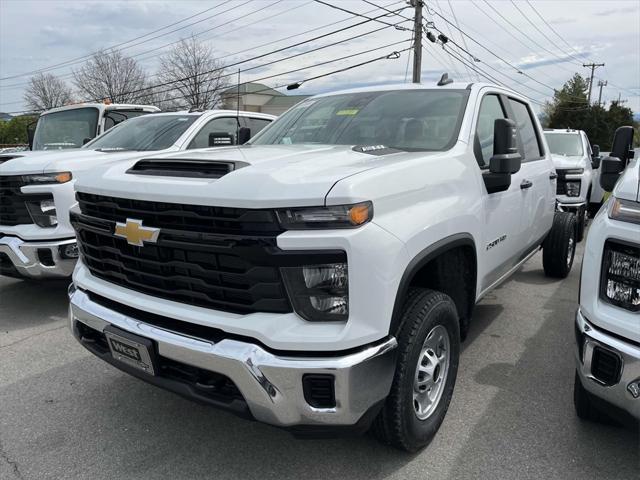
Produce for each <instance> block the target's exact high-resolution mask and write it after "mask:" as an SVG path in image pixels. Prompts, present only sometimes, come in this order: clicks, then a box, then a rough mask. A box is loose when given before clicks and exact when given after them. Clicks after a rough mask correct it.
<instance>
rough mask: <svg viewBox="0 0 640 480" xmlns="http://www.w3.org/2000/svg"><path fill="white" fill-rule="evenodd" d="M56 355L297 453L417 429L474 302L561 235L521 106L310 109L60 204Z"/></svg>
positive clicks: (404, 92) (419, 438)
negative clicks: (68, 255)
mask: <svg viewBox="0 0 640 480" xmlns="http://www.w3.org/2000/svg"><path fill="white" fill-rule="evenodd" d="M76 190H77V199H78V202H79V204H78V207H77V208H74V210H73V211H72V213H71V220H72V223H73V224H74V227H75V229H76V232H77V235H78V242H79V246H80V251H81V260H80V262H78V266H77V268H76V270H75V272H74V276H73V286H72V287H71V289H70V292H69V293H70V301H71V306H70V325H71V328H72V331H73V333H74V335H75V337H76V338H77V339H78V341H79V342H80V343H81V344H82V345H84V346H85V347H86V348H87V349H88V350H90V351H91V352H92V353H94V354H95V355H97V356H98V357H100V358H102V359H103V360H104V361H106V362H109V363H110V364H112V365H114V366H116V367H118V368H120V369H121V370H124V371H125V372H128V373H129V374H131V375H134V376H137V377H139V378H141V379H144V380H145V381H147V382H150V383H153V384H156V385H158V386H161V387H163V388H167V389H169V390H172V391H174V392H177V393H179V394H181V395H185V396H187V397H190V398H195V399H198V400H199V401H202V402H205V403H208V404H210V405H214V406H217V407H220V408H225V409H227V410H231V411H233V412H236V413H238V414H241V415H244V416H248V417H251V418H254V419H257V420H260V421H263V422H266V423H269V424H272V425H277V426H280V427H286V428H290V429H292V430H293V431H294V432H298V433H309V432H314V433H316V432H327V431H329V430H341V429H342V430H344V429H355V430H360V431H361V430H366V429H368V428H369V427H371V426H373V430H374V432H375V433H376V434H377V435H378V437H379V438H381V439H382V440H383V441H385V442H387V443H390V444H392V445H395V446H397V447H399V448H403V449H406V450H412V451H413V450H417V449H418V448H420V447H422V446H424V445H426V444H427V443H428V442H429V440H430V439H431V438H432V437H433V435H434V434H435V432H436V431H437V430H438V428H439V426H440V423H441V422H442V420H443V418H444V416H445V413H446V411H447V408H448V406H449V401H450V400H451V396H452V395H453V388H454V384H455V380H456V375H457V370H458V359H459V355H460V342H461V339H462V338H464V336H465V334H466V332H467V328H468V325H469V322H470V321H471V318H472V315H473V309H474V305H475V304H476V302H477V301H478V300H479V299H481V298H482V297H483V296H484V295H485V294H486V293H487V292H489V291H490V290H491V289H492V288H494V287H496V286H497V285H499V284H500V283H501V282H502V281H504V280H505V279H507V278H508V277H509V276H510V275H511V274H512V273H513V272H515V271H517V270H518V268H519V267H520V265H522V264H523V263H524V262H525V261H526V260H527V259H528V258H530V257H531V256H532V255H533V254H534V253H536V252H537V251H538V250H539V249H540V247H541V245H543V244H544V252H543V263H544V268H545V271H546V272H547V273H548V274H549V275H552V276H556V277H564V276H566V275H567V274H568V272H569V270H570V269H571V265H572V263H573V254H574V248H575V218H574V215H572V214H569V213H562V212H559V213H555V204H556V199H555V190H556V180H555V171H554V167H553V163H552V161H551V156H550V154H549V151H548V147H547V145H546V142H545V141H544V136H543V134H542V129H541V127H540V125H539V123H538V121H537V119H536V117H535V115H534V114H533V112H532V110H531V107H530V105H529V102H528V101H527V99H526V98H523V97H522V96H520V95H518V94H516V93H515V92H512V91H510V90H507V89H504V88H502V87H498V86H494V85H486V84H473V85H467V84H455V83H451V84H447V82H446V81H441V82H439V86H423V85H388V86H383V87H370V88H365V89H358V90H351V91H345V92H338V93H334V94H325V95H319V96H316V97H313V98H309V99H306V100H304V101H302V102H301V103H300V104H298V105H297V106H295V107H294V108H292V109H290V110H289V111H288V112H286V113H285V114H283V115H282V116H281V117H280V118H278V119H277V120H276V121H275V122H273V123H272V124H271V125H269V126H268V127H267V128H265V129H264V130H263V131H262V132H260V134H258V135H257V136H256V137H255V138H254V139H252V140H251V141H250V142H249V144H248V145H245V146H241V147H232V148H221V149H217V150H215V151H209V152H207V151H198V152H195V151H194V152H183V153H180V154H174V155H165V156H162V157H159V158H156V159H151V160H148V161H140V160H129V161H125V162H120V163H118V164H116V165H112V166H109V167H107V168H102V169H100V170H97V171H94V172H91V173H90V174H88V175H86V176H85V177H84V178H82V179H80V180H79V181H78V183H77V184H76Z"/></svg>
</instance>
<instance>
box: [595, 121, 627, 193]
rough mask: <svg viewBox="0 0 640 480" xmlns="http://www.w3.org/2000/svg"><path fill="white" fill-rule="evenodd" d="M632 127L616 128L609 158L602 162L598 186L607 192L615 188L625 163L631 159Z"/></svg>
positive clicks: (625, 165) (625, 166)
mask: <svg viewBox="0 0 640 480" xmlns="http://www.w3.org/2000/svg"><path fill="white" fill-rule="evenodd" d="M632 145H633V127H630V126H624V127H618V128H617V129H616V133H615V134H614V135H613V144H612V146H611V153H610V154H609V157H607V158H605V159H604V160H603V161H602V172H601V173H600V186H601V187H602V188H603V189H604V190H605V191H607V192H611V191H612V190H613V187H615V185H616V182H617V181H618V178H620V175H621V174H622V172H623V171H624V169H625V168H627V162H628V161H629V159H631V158H633V150H632V149H631V146H632Z"/></svg>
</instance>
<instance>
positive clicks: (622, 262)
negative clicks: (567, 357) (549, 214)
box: [574, 127, 640, 420]
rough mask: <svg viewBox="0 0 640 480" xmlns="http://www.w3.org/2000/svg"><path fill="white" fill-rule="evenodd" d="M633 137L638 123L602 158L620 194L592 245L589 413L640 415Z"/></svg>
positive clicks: (582, 376)
mask: <svg viewBox="0 0 640 480" xmlns="http://www.w3.org/2000/svg"><path fill="white" fill-rule="evenodd" d="M632 138H633V129H632V127H620V128H619V129H618V130H617V131H616V138H615V140H614V146H613V149H612V152H611V155H612V157H609V158H605V159H604V160H603V162H602V172H601V183H602V186H603V187H604V189H605V190H607V191H610V190H612V189H613V193H612V196H611V197H610V198H609V199H608V201H607V202H606V204H605V206H604V208H602V209H601V210H600V212H599V213H598V214H597V215H596V217H595V219H594V220H593V224H592V225H591V228H590V229H589V235H588V237H587V242H586V247H585V254H584V262H583V268H582V275H581V284H580V308H579V309H578V312H577V315H576V360H577V362H576V363H577V372H576V379H575V389H574V397H575V398H574V399H575V407H576V411H577V413H578V415H579V416H580V417H582V418H589V419H593V418H596V417H598V416H599V414H600V413H605V414H607V415H609V416H618V415H619V414H622V415H623V416H624V414H631V416H632V417H635V418H636V419H639V420H640V161H638V160H635V161H629V157H630V155H629V152H630V147H631V141H632ZM627 162H628V166H626V169H625V165H626V164H627ZM621 171H624V173H623V174H622V175H621V173H620V172H621ZM618 177H621V178H620V179H619V180H618ZM616 180H618V183H617V185H616V186H615V188H613V185H614V183H615V181H616Z"/></svg>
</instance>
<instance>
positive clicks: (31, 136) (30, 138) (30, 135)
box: [27, 120, 38, 150]
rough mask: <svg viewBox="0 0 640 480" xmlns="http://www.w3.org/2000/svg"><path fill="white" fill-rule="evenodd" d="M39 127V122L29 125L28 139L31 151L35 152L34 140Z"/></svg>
mask: <svg viewBox="0 0 640 480" xmlns="http://www.w3.org/2000/svg"><path fill="white" fill-rule="evenodd" d="M37 125H38V121H37V120H36V121H35V122H31V123H30V124H29V125H27V139H28V142H29V150H33V139H34V138H35V136H36V126H37Z"/></svg>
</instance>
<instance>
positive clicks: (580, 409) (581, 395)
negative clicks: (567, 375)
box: [573, 372, 600, 421]
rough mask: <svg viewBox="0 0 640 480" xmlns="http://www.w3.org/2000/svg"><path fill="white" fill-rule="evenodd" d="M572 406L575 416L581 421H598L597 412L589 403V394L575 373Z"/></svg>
mask: <svg viewBox="0 0 640 480" xmlns="http://www.w3.org/2000/svg"><path fill="white" fill-rule="evenodd" d="M573 406H574V407H575V409H576V415H578V418H580V419H582V420H592V421H596V420H599V418H600V417H599V415H598V411H597V410H596V409H595V407H594V406H593V403H592V402H591V394H590V393H589V392H587V390H585V388H584V387H583V386H582V382H581V381H580V377H579V376H578V372H576V375H575V380H574V382H573Z"/></svg>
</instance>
